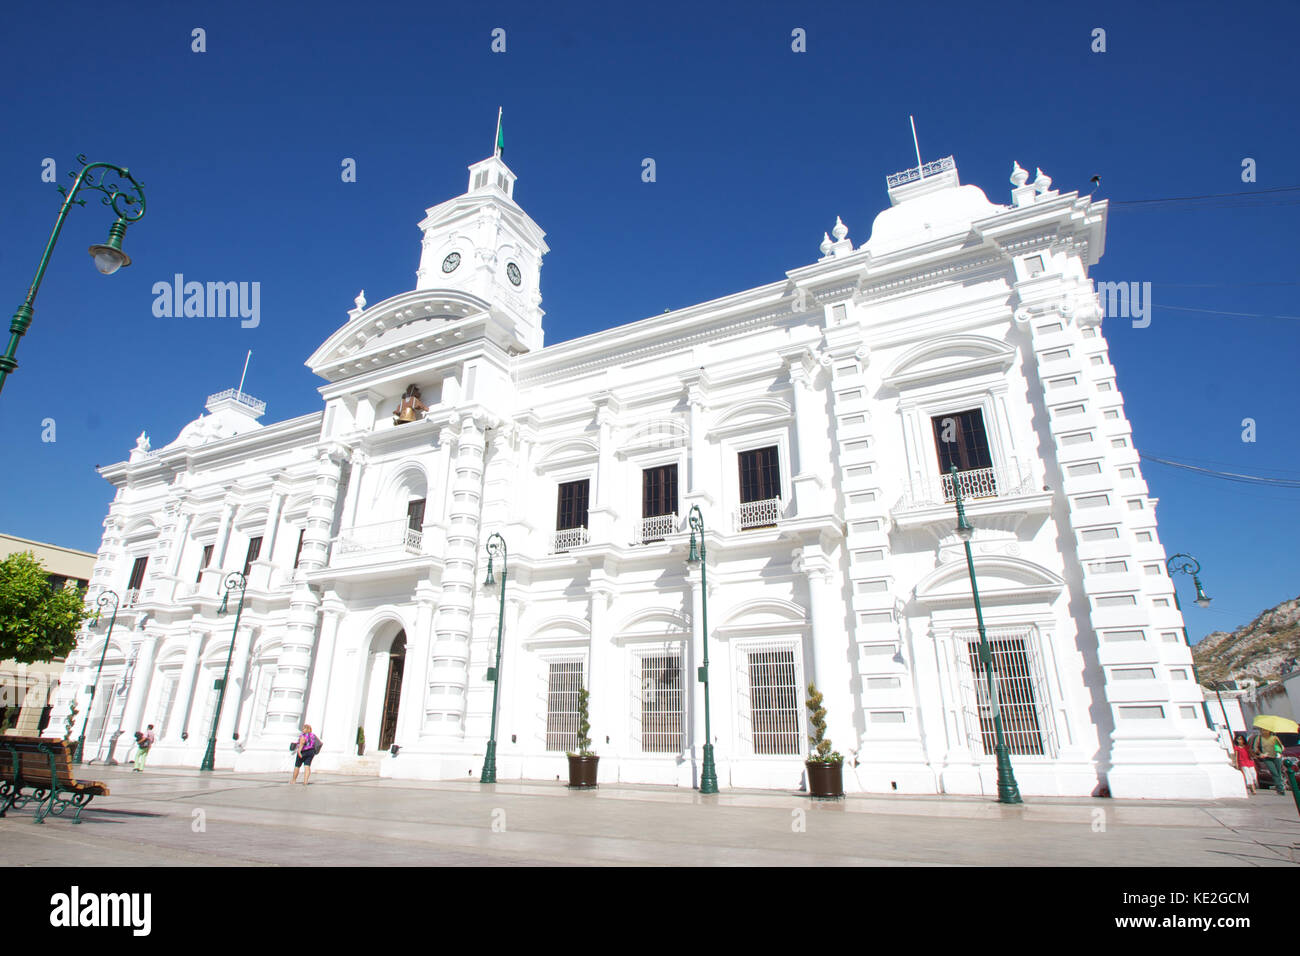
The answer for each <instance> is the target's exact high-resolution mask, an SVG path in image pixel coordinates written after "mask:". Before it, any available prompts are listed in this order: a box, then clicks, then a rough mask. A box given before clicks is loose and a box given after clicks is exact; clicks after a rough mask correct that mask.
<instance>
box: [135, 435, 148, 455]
mask: <svg viewBox="0 0 1300 956" xmlns="http://www.w3.org/2000/svg"><path fill="white" fill-rule="evenodd" d="M135 447H136V450H137V451H148V450H149V433H148V432H141V433H140V437H139V438H137V439H136V440H135Z"/></svg>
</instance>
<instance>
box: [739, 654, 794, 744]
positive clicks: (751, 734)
mask: <svg viewBox="0 0 1300 956" xmlns="http://www.w3.org/2000/svg"><path fill="white" fill-rule="evenodd" d="M741 659H742V664H741V671H742V674H741V680H740V687H741V688H742V701H741V727H742V733H743V734H745V736H747V737H748V738H749V741H750V744H751V746H752V748H753V752H754V753H755V754H801V753H803V737H804V733H803V707H802V701H801V699H800V690H801V689H802V684H801V681H800V678H799V668H798V663H797V661H796V659H795V650H794V647H793V646H792V645H790V644H768V645H757V646H752V647H749V648H747V649H746V650H745V651H744V652H742V654H741ZM745 698H747V699H745Z"/></svg>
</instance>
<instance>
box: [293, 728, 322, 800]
mask: <svg viewBox="0 0 1300 956" xmlns="http://www.w3.org/2000/svg"><path fill="white" fill-rule="evenodd" d="M291 749H292V750H293V752H294V753H295V754H296V755H297V759H296V760H294V762H293V779H292V780H290V781H289V782H290V783H297V782H298V770H299V768H301V767H304V766H305V767H306V768H307V772H306V773H305V774H304V775H303V778H302V783H303V786H306V785H307V784H309V783H311V761H312V758H313V757H315V756H316V754H317V753H318V752H319V751H320V749H321V740H320V738H319V737H317V736H316V735H315V734H313V733H312V732H311V724H303V725H302V733H301V734H299V735H298V742H297V743H296V744H294V745H293V747H292V748H291Z"/></svg>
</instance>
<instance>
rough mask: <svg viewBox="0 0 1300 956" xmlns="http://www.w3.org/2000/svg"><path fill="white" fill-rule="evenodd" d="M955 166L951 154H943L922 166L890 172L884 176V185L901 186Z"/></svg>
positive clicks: (890, 186)
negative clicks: (943, 155) (941, 156)
mask: <svg viewBox="0 0 1300 956" xmlns="http://www.w3.org/2000/svg"><path fill="white" fill-rule="evenodd" d="M956 166H957V163H956V161H955V160H954V159H953V158H952V157H951V156H945V157H944V158H943V159H936V160H933V161H932V162H928V163H926V164H925V165H924V166H913V167H912V168H911V169H904V170H903V171H902V172H899V173H891V174H890V175H888V176H886V177H885V185H886V186H887V187H889V188H890V189H893V188H894V187H895V186H901V185H903V184H904V183H910V182H913V181H914V180H917V179H924V178H925V177H926V176H933V175H934V174H935V173H941V172H943V171H944V170H948V169H954V168H956Z"/></svg>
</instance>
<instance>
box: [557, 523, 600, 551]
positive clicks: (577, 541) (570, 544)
mask: <svg viewBox="0 0 1300 956" xmlns="http://www.w3.org/2000/svg"><path fill="white" fill-rule="evenodd" d="M590 543H591V532H590V531H588V530H587V529H586V528H565V529H563V530H562V531H556V532H555V541H554V542H553V544H552V547H551V554H559V553H560V552H561V551H568V550H569V549H570V548H580V547H582V546H583V545H584V544H590Z"/></svg>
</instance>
